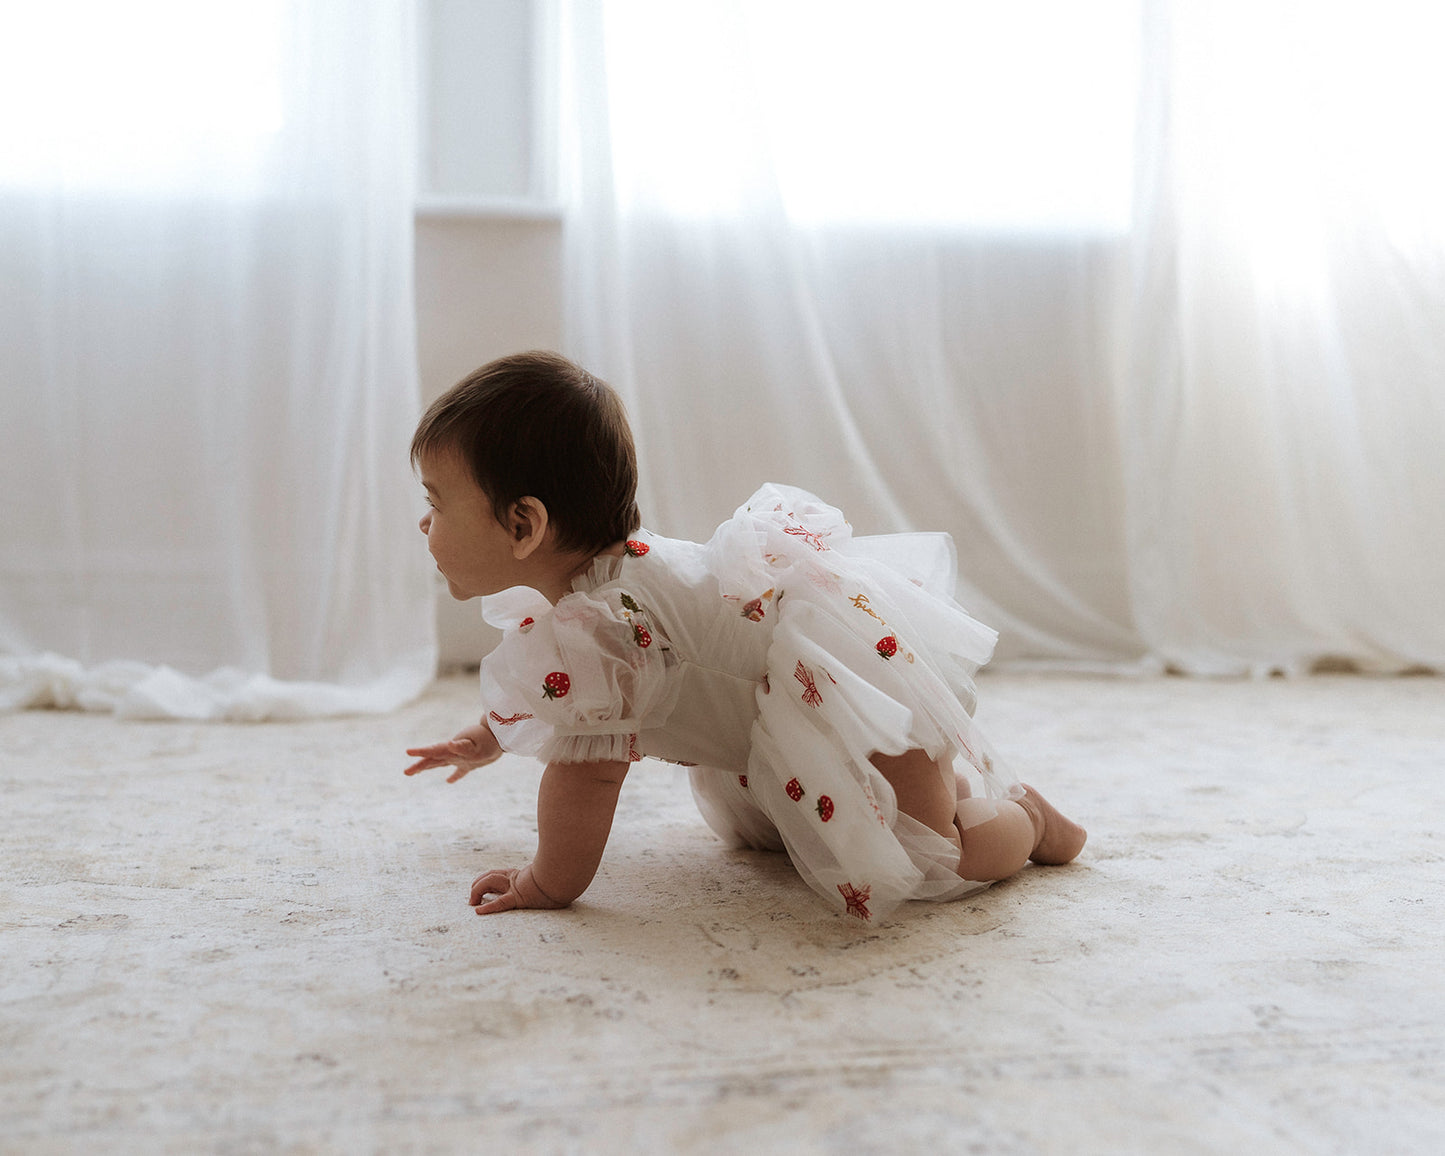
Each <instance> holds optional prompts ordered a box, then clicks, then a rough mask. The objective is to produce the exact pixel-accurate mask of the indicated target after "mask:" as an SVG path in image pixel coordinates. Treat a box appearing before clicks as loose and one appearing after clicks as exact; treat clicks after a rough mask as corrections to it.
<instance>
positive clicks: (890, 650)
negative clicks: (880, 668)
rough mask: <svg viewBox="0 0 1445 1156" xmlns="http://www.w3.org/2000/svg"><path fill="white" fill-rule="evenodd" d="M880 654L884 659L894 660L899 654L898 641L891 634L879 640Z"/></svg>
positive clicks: (878, 648)
mask: <svg viewBox="0 0 1445 1156" xmlns="http://www.w3.org/2000/svg"><path fill="white" fill-rule="evenodd" d="M877 650H878V654H879V656H880V657H882V658H892V657H893V656H894V655H895V654H897V653H898V639H896V638H894V637H893V635H891V634H889V635H887V636H886V637H884V638H880V639H879V640H878V646H877Z"/></svg>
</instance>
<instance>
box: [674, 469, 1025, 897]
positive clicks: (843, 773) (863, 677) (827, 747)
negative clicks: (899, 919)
mask: <svg viewBox="0 0 1445 1156" xmlns="http://www.w3.org/2000/svg"><path fill="white" fill-rule="evenodd" d="M707 551H708V556H709V557H708V564H709V569H710V570H712V572H713V573H715V574H716V575H717V576H718V580H719V582H720V584H721V587H722V593H723V596H724V597H725V598H728V599H729V600H736V603H737V604H738V605H739V606H740V607H741V608H742V610H743V613H745V614H746V613H748V611H749V608H750V607H752V608H755V612H756V613H758V614H760V615H761V614H766V615H774V616H776V617H775V622H774V625H773V630H772V635H771V641H770V643H769V646H768V652H767V674H766V678H765V679H764V681H763V685H762V688H761V689H760V690H759V692H758V695H757V701H758V708H759V713H758V717H757V720H756V722H755V723H754V725H753V733H752V735H751V755H750V757H749V760H748V766H747V773H746V774H744V775H737V774H729V773H724V772H720V771H715V770H710V769H707V768H696V769H694V770H693V772H692V775H691V778H692V784H693V791H694V795H695V797H696V798H697V802H698V806H699V809H700V810H701V811H702V813H703V815H704V817H705V818H706V819H707V821H708V822H709V824H710V825H711V826H712V827H713V828H714V829H715V830H716V831H717V832H718V833H719V834H720V835H722V836H723V837H724V838H725V839H728V840H730V841H731V842H733V843H735V844H739V845H747V846H753V847H770V848H779V847H781V848H784V849H786V850H787V853H788V855H789V857H790V858H791V859H792V861H793V863H794V865H795V866H796V867H797V869H798V871H799V873H800V874H801V875H802V876H803V878H804V879H805V880H806V881H807V882H808V883H809V885H810V886H812V887H813V889H814V890H815V891H817V892H818V894H819V895H821V896H822V897H823V899H824V900H825V901H826V902H827V903H828V904H829V905H830V906H832V907H833V908H834V909H835V910H836V911H838V912H839V913H841V914H845V915H847V916H849V917H852V918H856V919H858V920H861V921H877V920H880V919H882V918H884V917H886V916H887V915H888V913H889V912H890V911H891V910H892V909H893V908H894V907H896V906H897V905H898V904H899V903H901V902H903V901H904V900H907V899H931V900H943V899H952V898H956V897H958V896H960V895H963V894H966V893H968V892H969V891H973V890H976V889H978V888H980V887H984V886H986V885H987V884H986V883H984V882H981V881H976V880H967V879H963V878H961V877H960V876H959V875H958V873H957V870H956V868H957V866H958V849H957V847H956V846H955V845H954V844H953V843H952V842H951V841H950V840H948V839H946V838H945V837H944V836H942V835H940V834H938V833H937V832H935V831H933V830H932V829H930V828H928V827H926V826H924V825H923V824H922V823H919V822H917V821H916V820H914V819H912V818H911V817H909V816H908V815H905V814H903V813H901V812H900V811H899V810H898V807H897V803H896V801H895V799H894V794H893V789H892V787H890V786H889V784H888V782H887V780H886V779H885V778H884V777H883V775H882V774H881V773H880V772H879V771H878V770H877V769H876V768H875V767H874V766H873V764H872V763H871V762H870V756H871V755H872V754H874V753H882V754H884V755H899V754H902V753H904V752H905V751H910V750H915V749H922V750H924V751H926V752H927V753H928V755H929V757H930V758H932V759H935V760H938V761H939V762H940V764H941V766H942V770H941V772H940V773H941V774H942V776H943V778H944V782H945V786H946V787H947V789H949V790H954V789H955V782H956V778H955V776H961V778H962V781H963V782H964V783H966V784H967V789H968V790H969V792H970V793H971V794H972V795H973V796H975V797H991V798H996V799H1002V798H1016V797H1018V796H1019V795H1020V794H1021V788H1020V787H1019V786H1018V784H1017V781H1016V780H1015V779H1014V778H1013V776H1012V775H1010V774H1009V773H1008V772H1007V771H1006V770H1005V769H1004V768H1002V767H1001V765H1000V764H999V762H998V760H997V759H996V758H995V757H994V756H993V754H992V752H991V751H990V750H989V749H988V748H987V746H986V744H985V743H984V740H983V737H982V735H981V734H980V733H979V731H978V728H977V726H976V725H975V724H974V721H973V717H972V715H973V708H974V704H975V701H976V692H975V686H974V681H973V675H974V674H975V672H976V671H977V670H978V668H979V667H980V666H981V665H982V664H983V663H985V662H986V661H988V658H989V657H990V655H991V654H992V651H993V645H994V642H995V640H996V635H995V633H994V631H992V630H991V629H989V628H988V627H986V626H984V625H983V624H981V623H979V622H978V621H976V620H975V619H973V618H972V617H970V616H969V615H968V614H967V612H965V611H964V610H963V608H962V607H960V606H959V605H958V604H957V603H956V602H955V601H954V600H953V590H954V578H955V561H954V553H953V544H952V541H951V540H950V539H949V538H948V536H947V535H944V534H898V535H887V536H882V537H870V538H854V537H853V536H852V531H851V528H850V527H849V525H848V523H847V522H846V521H845V520H844V518H843V515H842V513H841V512H840V511H839V510H837V509H835V508H834V507H832V506H828V505H826V504H824V503H822V502H821V501H819V500H818V499H817V498H815V497H813V496H812V495H810V494H806V493H804V492H803V491H800V490H795V489H790V488H787V487H783V486H774V485H769V486H765V487H764V488H763V489H761V490H759V491H758V493H757V494H755V495H754V496H753V498H752V499H751V500H750V501H749V502H748V503H747V504H746V505H744V506H742V507H740V508H739V509H738V510H737V512H736V513H735V514H734V515H733V517H732V518H731V519H730V520H729V521H728V522H726V523H724V524H723V526H722V527H720V528H719V530H718V532H717V533H716V534H715V535H714V536H713V538H712V539H711V541H710V542H709V543H708V545H707Z"/></svg>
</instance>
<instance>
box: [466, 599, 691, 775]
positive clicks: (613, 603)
mask: <svg viewBox="0 0 1445 1156" xmlns="http://www.w3.org/2000/svg"><path fill="white" fill-rule="evenodd" d="M482 614H483V617H484V618H485V619H486V620H487V621H488V622H489V623H491V624H492V625H493V626H497V627H499V628H501V630H502V631H503V635H502V641H501V643H500V644H499V645H498V646H497V647H496V649H495V650H493V651H492V653H491V654H489V655H488V656H487V657H486V658H485V659H484V660H483V662H482V669H481V689H482V702H483V703H484V704H485V710H486V720H487V723H488V725H490V727H491V728H492V733H493V734H495V735H496V736H497V741H498V742H499V743H500V744H501V745H502V748H503V749H504V750H507V751H510V752H512V753H515V754H525V755H533V756H535V757H537V758H539V759H542V760H543V761H544V762H599V761H611V760H617V761H626V760H629V759H635V758H640V757H641V755H640V754H639V752H638V751H637V747H636V739H637V734H638V732H639V731H642V730H646V729H651V728H653V727H657V726H660V725H662V723H663V722H665V721H666V719H667V716H668V715H669V714H670V713H671V711H672V708H673V706H674V705H675V704H676V702H677V696H678V692H679V690H680V677H679V676H680V669H679V666H678V663H677V660H676V656H675V655H674V654H673V651H672V648H671V645H670V644H669V642H668V640H667V638H666V636H665V635H664V634H663V633H662V631H661V630H660V629H659V628H658V627H657V625H656V623H655V622H654V621H653V619H652V617H651V615H650V614H649V613H648V612H647V610H646V608H645V607H644V606H642V605H641V604H640V603H639V602H638V601H637V600H636V599H635V598H633V597H632V596H631V595H630V594H629V593H628V592H627V591H626V590H625V589H621V588H618V587H606V588H603V589H599V590H595V591H592V592H589V593H573V594H568V595H566V596H565V597H564V598H562V599H561V600H560V601H558V603H557V604H556V605H555V606H553V605H551V604H550V603H549V602H548V601H547V600H546V599H545V598H544V597H542V595H541V594H539V593H538V592H536V591H535V590H530V589H527V588H525V587H516V588H514V589H512V590H505V591H503V592H502V593H500V594H496V595H492V596H490V597H488V598H486V599H484V600H483V603H482Z"/></svg>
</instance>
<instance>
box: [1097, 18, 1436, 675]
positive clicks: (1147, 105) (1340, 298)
mask: <svg viewBox="0 0 1445 1156" xmlns="http://www.w3.org/2000/svg"><path fill="white" fill-rule="evenodd" d="M1149 16H1150V23H1149V32H1150V35H1149V47H1150V49H1151V51H1150V54H1149V57H1148V59H1149V62H1150V71H1149V76H1148V82H1147V84H1146V87H1145V91H1144V102H1143V109H1144V114H1145V115H1144V119H1143V121H1142V132H1141V151H1140V176H1141V179H1140V194H1139V203H1138V210H1139V211H1138V220H1139V229H1138V233H1137V235H1136V238H1135V245H1136V252H1135V278H1136V281H1135V286H1136V292H1135V297H1134V301H1133V310H1132V315H1131V322H1130V328H1129V332H1130V336H1131V338H1132V344H1133V364H1132V368H1131V370H1130V371H1129V372H1128V373H1127V374H1126V375H1124V376H1123V377H1122V379H1121V384H1122V391H1121V395H1120V404H1119V414H1120V420H1121V428H1122V438H1121V441H1122V447H1123V463H1124V467H1125V477H1126V486H1125V492H1126V494H1127V495H1128V502H1129V518H1128V525H1129V552H1128V557H1129V563H1130V580H1131V587H1132V590H1133V606H1134V612H1135V617H1136V621H1137V623H1138V625H1139V629H1140V631H1141V633H1142V634H1143V636H1144V637H1145V638H1146V639H1147V640H1148V642H1149V644H1150V647H1151V649H1152V650H1153V651H1154V652H1155V653H1157V654H1159V655H1161V656H1163V657H1164V658H1165V659H1167V660H1168V661H1171V662H1173V663H1175V664H1177V665H1179V666H1181V667H1183V668H1185V669H1187V670H1194V671H1205V672H1208V671H1226V672H1229V671H1239V670H1242V669H1249V670H1255V671H1259V670H1264V669H1283V670H1303V669H1309V668H1310V666H1311V665H1313V664H1315V663H1317V662H1318V661H1320V660H1322V659H1326V658H1331V657H1343V658H1348V659H1350V660H1352V661H1353V662H1354V663H1356V664H1357V665H1360V666H1362V667H1365V668H1367V669H1381V670H1394V669H1400V668H1402V667H1408V666H1411V665H1414V664H1423V665H1429V666H1432V667H1436V668H1445V452H1442V450H1445V164H1442V159H1441V152H1440V148H1439V145H1438V142H1439V141H1440V139H1441V137H1442V133H1445V74H1442V72H1441V70H1440V67H1439V60H1438V57H1439V50H1440V46H1441V44H1442V43H1445V17H1442V15H1441V14H1439V13H1438V12H1437V11H1436V10H1435V9H1434V6H1432V5H1420V4H1407V3H1399V2H1393V3H1391V2H1387V3H1383V4H1375V3H1369V4H1321V5H1312V4H1300V3H1281V2H1273V3H1267V4H1258V3H1242V2H1241V3H1224V4H1211V5H1207V6H1205V5H1191V4H1177V5H1169V4H1158V5H1155V6H1153V7H1152V8H1151V9H1150V12H1149Z"/></svg>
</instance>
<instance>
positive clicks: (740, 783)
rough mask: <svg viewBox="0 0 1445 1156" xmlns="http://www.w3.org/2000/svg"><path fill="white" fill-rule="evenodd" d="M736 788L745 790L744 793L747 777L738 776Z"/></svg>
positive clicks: (746, 786)
mask: <svg viewBox="0 0 1445 1156" xmlns="http://www.w3.org/2000/svg"><path fill="white" fill-rule="evenodd" d="M738 786H740V787H742V789H743V790H745V791H746V790H747V789H748V777H747V775H739V776H738Z"/></svg>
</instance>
